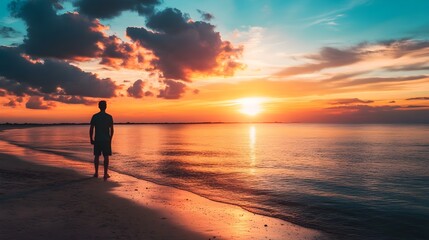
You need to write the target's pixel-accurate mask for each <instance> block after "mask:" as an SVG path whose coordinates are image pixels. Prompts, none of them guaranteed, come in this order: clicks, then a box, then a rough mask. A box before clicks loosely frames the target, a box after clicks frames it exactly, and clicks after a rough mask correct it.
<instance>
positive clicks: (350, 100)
mask: <svg viewBox="0 0 429 240" xmlns="http://www.w3.org/2000/svg"><path fill="white" fill-rule="evenodd" d="M373 102H374V101H372V100H361V99H359V98H344V99H335V100H331V101H329V104H331V105H350V104H357V103H359V104H361V103H373Z"/></svg>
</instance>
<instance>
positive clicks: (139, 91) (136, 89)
mask: <svg viewBox="0 0 429 240" xmlns="http://www.w3.org/2000/svg"><path fill="white" fill-rule="evenodd" d="M143 87H144V82H143V81H142V80H140V79H139V80H137V81H135V82H134V83H133V85H132V86H131V87H129V88H128V89H127V93H128V96H130V97H134V98H142V97H143V96H144V91H143Z"/></svg>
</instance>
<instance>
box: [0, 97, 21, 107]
mask: <svg viewBox="0 0 429 240" xmlns="http://www.w3.org/2000/svg"><path fill="white" fill-rule="evenodd" d="M23 101H24V99H23V98H22V97H17V98H9V102H7V103H4V104H3V106H5V107H11V108H15V107H17V106H18V105H19V104H20V103H22V102H23Z"/></svg>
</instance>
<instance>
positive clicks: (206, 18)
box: [197, 9, 214, 21]
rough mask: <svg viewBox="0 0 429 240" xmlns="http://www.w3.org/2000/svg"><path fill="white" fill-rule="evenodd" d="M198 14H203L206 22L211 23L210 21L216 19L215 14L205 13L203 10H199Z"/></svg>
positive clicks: (202, 16)
mask: <svg viewBox="0 0 429 240" xmlns="http://www.w3.org/2000/svg"><path fill="white" fill-rule="evenodd" d="M197 12H198V13H199V14H201V18H202V19H203V20H204V21H210V20H212V19H213V18H214V16H213V14H211V13H208V12H205V11H202V10H200V9H197Z"/></svg>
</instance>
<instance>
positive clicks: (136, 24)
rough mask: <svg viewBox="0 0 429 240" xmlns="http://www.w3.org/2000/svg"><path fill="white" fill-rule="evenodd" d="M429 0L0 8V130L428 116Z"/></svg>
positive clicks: (84, 1)
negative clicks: (102, 117) (102, 119)
mask: <svg viewBox="0 0 429 240" xmlns="http://www.w3.org/2000/svg"><path fill="white" fill-rule="evenodd" d="M427 9H429V1H425V0H413V1H409V0H408V1H404V0H397V1H387V0H329V1H318V0H302V1H293V0H266V1H260V0H218V1H211V0H199V1H191V0H181V1H175V0H163V1H162V0H129V1H122V0H5V1H1V2H0V111H1V115H0V123H5V122H13V123H85V122H89V119H90V118H91V116H92V114H94V113H96V112H97V111H98V108H97V102H98V101H100V100H106V101H107V103H108V108H107V112H109V113H111V114H112V115H113V117H114V120H115V122H151V123H152V122H162V123H164V122H322V123H325V122H326V123H428V122H429V17H427Z"/></svg>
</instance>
